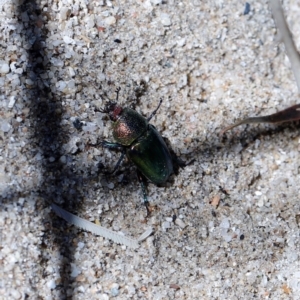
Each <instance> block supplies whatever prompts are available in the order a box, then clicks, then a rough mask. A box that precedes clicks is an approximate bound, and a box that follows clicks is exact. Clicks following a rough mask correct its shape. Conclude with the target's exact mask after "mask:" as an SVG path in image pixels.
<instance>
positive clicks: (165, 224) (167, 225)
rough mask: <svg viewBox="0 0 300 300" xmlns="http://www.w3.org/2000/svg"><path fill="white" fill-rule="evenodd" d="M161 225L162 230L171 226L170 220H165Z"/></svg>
mask: <svg viewBox="0 0 300 300" xmlns="http://www.w3.org/2000/svg"><path fill="white" fill-rule="evenodd" d="M161 227H162V229H163V230H164V231H166V230H167V229H169V228H171V224H170V222H167V221H165V222H163V223H162V224H161Z"/></svg>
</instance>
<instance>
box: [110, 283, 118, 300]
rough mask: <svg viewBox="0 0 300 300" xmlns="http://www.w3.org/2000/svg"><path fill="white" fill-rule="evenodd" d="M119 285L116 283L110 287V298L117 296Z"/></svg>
mask: <svg viewBox="0 0 300 300" xmlns="http://www.w3.org/2000/svg"><path fill="white" fill-rule="evenodd" d="M119 287H120V286H119V285H118V284H117V283H113V284H112V285H111V287H110V294H111V296H112V297H117V296H118V295H119Z"/></svg>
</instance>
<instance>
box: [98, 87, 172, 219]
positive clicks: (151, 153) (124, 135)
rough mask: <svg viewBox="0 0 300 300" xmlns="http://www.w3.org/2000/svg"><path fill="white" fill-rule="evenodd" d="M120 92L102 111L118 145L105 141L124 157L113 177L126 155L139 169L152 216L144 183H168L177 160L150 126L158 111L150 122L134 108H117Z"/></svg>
mask: <svg viewBox="0 0 300 300" xmlns="http://www.w3.org/2000/svg"><path fill="white" fill-rule="evenodd" d="M119 92H120V88H118V89H117V90H116V93H117V97H116V101H115V102H112V101H107V102H106V104H105V107H104V108H103V109H100V110H99V111H100V112H102V113H106V114H108V116H109V118H110V120H111V121H113V126H112V127H113V137H114V139H115V142H108V141H105V140H103V141H101V142H100V143H98V145H99V144H100V145H102V146H103V147H105V148H109V149H118V150H121V152H122V154H121V156H120V158H119V160H118V162H117V164H116V165H115V167H114V169H113V171H112V172H110V174H113V173H114V172H115V171H116V170H117V169H118V167H119V166H120V164H121V162H122V160H123V159H124V157H125V155H126V156H127V158H128V159H129V160H130V161H131V162H132V163H133V164H134V165H135V166H136V167H137V173H138V179H139V181H140V183H141V186H142V191H143V196H144V204H145V206H146V209H147V215H149V208H148V200H147V193H146V188H145V184H144V179H145V178H147V179H148V180H150V181H151V182H153V183H154V184H156V185H160V184H163V183H165V182H166V181H167V180H168V178H169V177H170V175H171V174H172V173H173V161H172V160H173V159H172V156H171V154H170V151H169V149H168V147H167V145H166V143H165V141H164V140H163V138H162V136H161V135H160V133H159V132H158V131H157V130H156V128H155V127H154V126H153V125H151V124H149V122H150V120H151V119H152V117H153V116H154V115H155V114H156V112H157V111H158V109H159V107H160V105H161V103H162V99H160V101H159V104H158V106H157V108H156V109H155V110H154V111H153V112H152V113H151V115H150V116H149V117H148V118H145V117H143V116H142V115H140V114H139V113H138V112H136V111H135V110H133V109H131V108H127V107H126V108H122V107H121V106H119V105H118V104H117V101H118V97H119Z"/></svg>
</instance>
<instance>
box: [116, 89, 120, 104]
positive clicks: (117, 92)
mask: <svg viewBox="0 0 300 300" xmlns="http://www.w3.org/2000/svg"><path fill="white" fill-rule="evenodd" d="M120 90H121V88H120V87H118V88H117V89H116V94H117V97H116V102H118V100H119V92H120Z"/></svg>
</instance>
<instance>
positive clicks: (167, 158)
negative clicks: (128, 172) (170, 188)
mask: <svg viewBox="0 0 300 300" xmlns="http://www.w3.org/2000/svg"><path fill="white" fill-rule="evenodd" d="M126 155H127V157H128V158H129V159H130V160H131V161H132V162H133V163H134V164H135V165H136V167H137V168H138V169H139V170H140V172H141V173H142V174H143V175H144V176H145V177H147V178H148V179H149V180H150V181H152V182H153V183H155V184H162V183H165V182H166V181H167V180H168V178H169V177H170V175H171V174H172V173H173V163H172V158H171V155H170V152H169V150H168V148H167V145H166V143H165V142H164V140H163V138H162V137H161V135H160V134H159V133H158V131H157V130H156V128H155V127H154V126H153V125H151V124H148V126H147V130H146V131H145V132H144V134H143V135H142V136H140V137H139V138H138V139H137V140H135V142H134V143H133V144H132V145H131V146H130V147H129V148H127V149H126Z"/></svg>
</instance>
